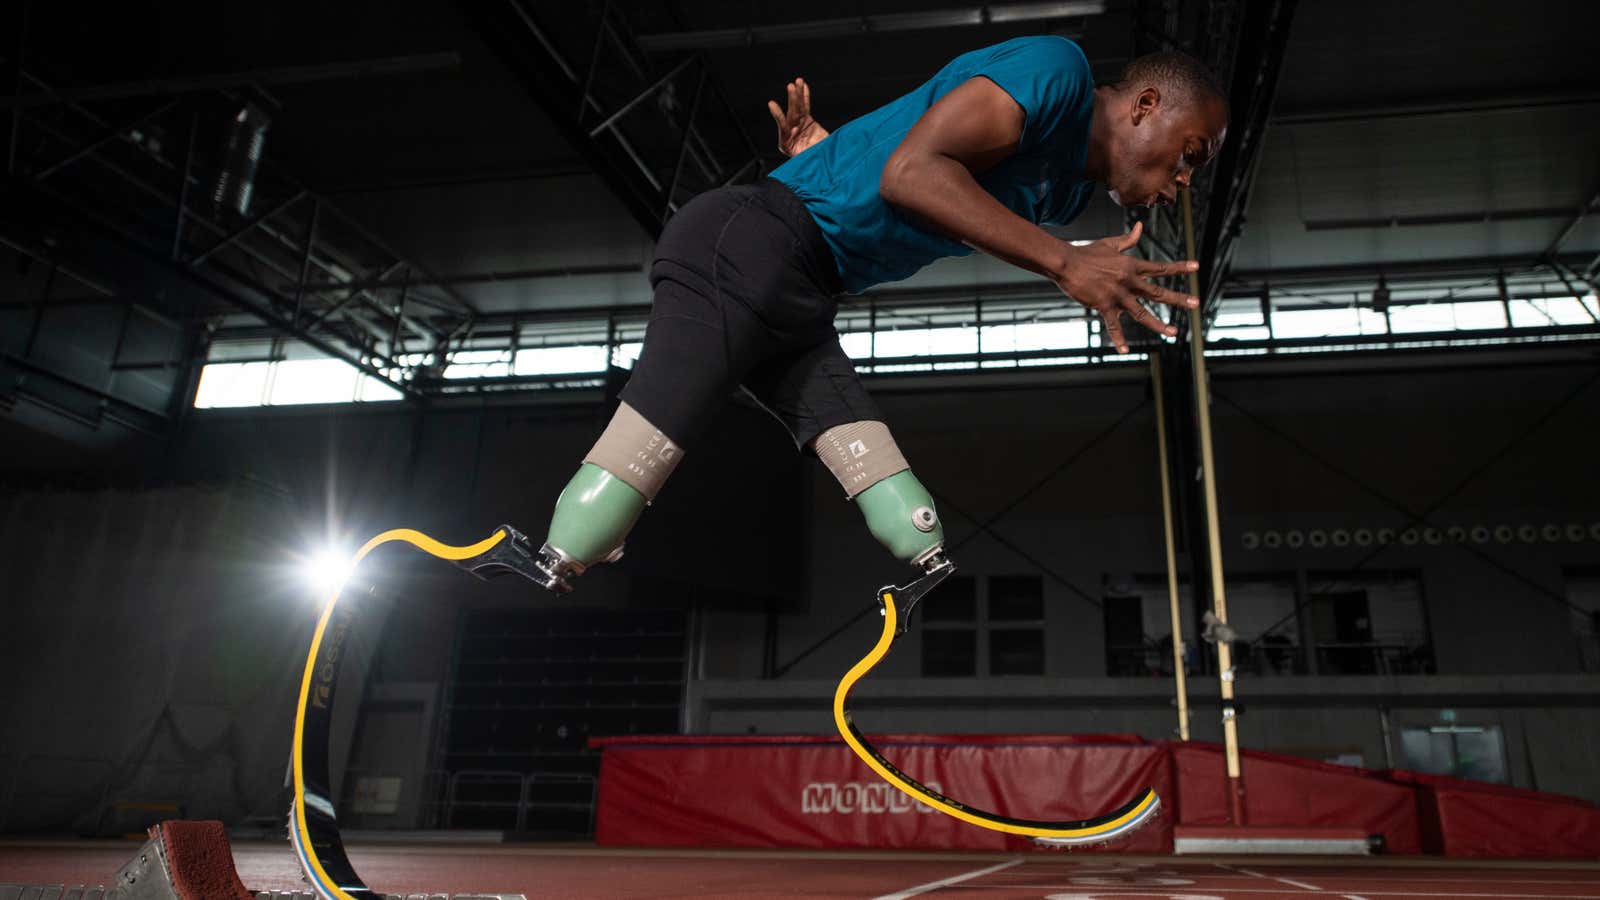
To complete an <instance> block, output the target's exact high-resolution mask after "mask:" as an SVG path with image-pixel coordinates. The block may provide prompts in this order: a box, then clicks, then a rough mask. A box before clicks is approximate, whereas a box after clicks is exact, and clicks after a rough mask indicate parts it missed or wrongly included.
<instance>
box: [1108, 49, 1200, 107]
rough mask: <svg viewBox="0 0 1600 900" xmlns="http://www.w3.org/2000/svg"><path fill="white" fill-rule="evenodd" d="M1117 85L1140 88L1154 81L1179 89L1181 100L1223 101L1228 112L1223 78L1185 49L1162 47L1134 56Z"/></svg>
mask: <svg viewBox="0 0 1600 900" xmlns="http://www.w3.org/2000/svg"><path fill="white" fill-rule="evenodd" d="M1117 84H1119V85H1121V86H1122V87H1124V88H1135V89H1140V90H1142V89H1143V88H1144V87H1145V86H1146V85H1149V84H1155V85H1157V86H1160V87H1164V88H1168V89H1170V90H1174V91H1176V92H1177V93H1178V96H1179V99H1180V101H1181V102H1193V101H1195V100H1198V99H1201V98H1207V99H1214V100H1216V101H1217V102H1218V103H1221V104H1222V110H1223V112H1224V113H1226V112H1227V111H1228V91H1227V89H1226V88H1224V87H1223V86H1222V82H1221V80H1219V79H1218V78H1217V76H1216V74H1215V73H1214V72H1212V71H1211V68H1210V67H1209V66H1207V65H1206V64H1205V63H1203V62H1201V61H1200V60H1198V59H1195V58H1194V57H1193V56H1190V55H1189V54H1187V53H1184V52H1183V51H1182V50H1161V51H1159V52H1156V53H1148V54H1146V55H1144V56H1141V57H1139V58H1138V59H1135V60H1134V61H1132V62H1130V63H1128V64H1127V65H1126V66H1124V67H1123V69H1122V77H1121V78H1119V79H1117Z"/></svg>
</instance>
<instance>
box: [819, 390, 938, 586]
mask: <svg viewBox="0 0 1600 900" xmlns="http://www.w3.org/2000/svg"><path fill="white" fill-rule="evenodd" d="M812 449H814V450H816V452H817V457H818V458H819V459H821V460H822V462H823V464H824V465H826V466H827V467H828V471H830V472H832V473H833V476H834V478H836V479H838V481H839V485H840V486H841V487H843V488H844V492H845V497H846V498H848V499H850V500H853V501H855V504H856V506H857V508H859V509H860V510H861V515H862V516H863V517H865V518H866V520H867V530H868V531H870V532H872V536H873V537H875V538H877V539H878V543H880V544H882V545H883V546H884V547H885V548H887V549H888V551H889V552H890V553H892V554H894V556H895V558H896V559H899V560H901V561H902V562H906V563H909V564H911V565H913V566H916V567H918V568H919V569H922V571H923V572H925V573H927V572H932V571H934V570H935V569H937V568H939V567H940V566H941V565H945V564H948V561H947V560H946V559H945V557H944V525H943V524H942V523H941V522H940V521H939V514H938V512H937V511H935V509H934V506H933V495H932V494H929V493H928V489H927V488H925V487H923V486H922V482H921V481H918V480H917V476H916V475H914V474H912V472H911V465H910V463H907V462H906V458H905V455H904V454H902V453H901V452H900V448H899V447H898V446H897V445H896V444H895V442H894V438H893V437H892V436H891V435H890V434H889V427H888V426H887V425H885V424H883V423H882V422H871V421H866V422H851V423H850V424H848V425H840V426H837V427H835V428H830V429H828V430H827V431H824V432H823V433H822V434H820V435H818V436H817V439H816V440H815V441H814V442H813V443H812Z"/></svg>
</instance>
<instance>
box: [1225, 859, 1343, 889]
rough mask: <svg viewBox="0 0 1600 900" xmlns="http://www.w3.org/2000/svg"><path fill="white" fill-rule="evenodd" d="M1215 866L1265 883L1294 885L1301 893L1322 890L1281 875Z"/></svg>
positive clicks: (1227, 866)
mask: <svg viewBox="0 0 1600 900" xmlns="http://www.w3.org/2000/svg"><path fill="white" fill-rule="evenodd" d="M1216 865H1217V866H1218V867H1219V868H1223V869H1228V870H1230V871H1233V872H1240V873H1243V874H1245V875H1253V876H1255V877H1256V878H1261V879H1265V880H1267V881H1281V882H1283V883H1284V884H1291V885H1294V886H1295V887H1297V888H1299V889H1301V890H1303V891H1319V892H1320V891H1321V890H1322V888H1319V887H1317V886H1316V885H1314V884H1307V883H1305V882H1304V881H1295V880H1294V879H1293V878H1284V877H1282V876H1281V875H1263V874H1261V873H1260V872H1253V871H1251V870H1249V869H1240V868H1237V867H1235V866H1229V865H1224V864H1222V863H1217V864H1216Z"/></svg>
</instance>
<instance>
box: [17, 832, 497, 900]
mask: <svg viewBox="0 0 1600 900" xmlns="http://www.w3.org/2000/svg"><path fill="white" fill-rule="evenodd" d="M371 896H375V897H381V898H382V900H526V898H525V897H524V896H523V895H522V894H456V895H453V896H452V895H450V894H437V893H426V894H373V895H371ZM0 900H317V895H316V894H314V893H312V892H311V891H252V890H249V889H248V888H246V887H245V886H244V884H243V883H242V882H241V881H240V880H239V873H238V872H237V871H236V870H235V869H234V867H233V849H232V847H231V846H230V845H229V844H228V834H227V832H226V831H224V830H223V827H222V823H221V822H180V821H175V822H162V823H161V824H159V825H156V826H155V827H153V828H151V829H150V839H149V840H148V841H146V842H145V844H144V846H142V847H140V848H139V852H137V853H135V854H134V855H133V858H132V859H130V860H128V862H127V863H126V864H124V865H123V867H122V868H121V869H118V870H117V874H116V878H115V879H114V880H113V882H112V884H111V885H109V886H107V885H96V886H94V887H89V886H86V885H62V884H0Z"/></svg>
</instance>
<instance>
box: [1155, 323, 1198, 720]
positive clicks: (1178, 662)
mask: <svg viewBox="0 0 1600 900" xmlns="http://www.w3.org/2000/svg"><path fill="white" fill-rule="evenodd" d="M1150 385H1151V388H1152V389H1153V390H1154V392H1155V399H1156V446H1157V447H1158V448H1159V449H1160V453H1161V527H1162V531H1163V532H1164V537H1165V538H1166V542H1167V604H1168V606H1169V607H1170V608H1171V612H1172V674H1173V677H1174V678H1176V679H1177V684H1176V688H1177V692H1178V739H1179V740H1184V741H1187V740H1188V739H1189V685H1188V679H1187V677H1186V676H1185V675H1184V671H1183V614H1182V612H1181V611H1180V610H1179V608H1178V559H1177V552H1176V551H1175V550H1174V549H1173V538H1172V482H1171V473H1170V471H1169V470H1168V468H1167V410H1166V403H1165V399H1164V395H1165V392H1166V389H1165V387H1164V386H1163V385H1162V383H1161V353H1160V351H1151V353H1150Z"/></svg>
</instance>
